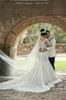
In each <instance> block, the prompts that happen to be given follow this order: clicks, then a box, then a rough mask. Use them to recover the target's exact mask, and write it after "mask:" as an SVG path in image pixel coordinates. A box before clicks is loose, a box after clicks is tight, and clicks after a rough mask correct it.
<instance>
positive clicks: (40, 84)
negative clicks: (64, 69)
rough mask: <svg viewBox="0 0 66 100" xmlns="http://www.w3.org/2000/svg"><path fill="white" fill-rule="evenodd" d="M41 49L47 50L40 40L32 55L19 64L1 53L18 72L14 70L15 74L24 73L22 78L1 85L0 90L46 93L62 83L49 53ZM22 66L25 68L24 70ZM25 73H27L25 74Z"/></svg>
mask: <svg viewBox="0 0 66 100" xmlns="http://www.w3.org/2000/svg"><path fill="white" fill-rule="evenodd" d="M40 47H42V48H45V49H46V48H47V46H46V44H45V41H44V42H42V41H40V39H38V41H37V42H36V44H35V46H34V48H33V50H32V51H31V53H30V54H28V55H27V56H26V57H25V58H24V59H22V60H21V62H19V63H18V62H17V61H16V60H12V59H11V58H10V57H8V56H7V55H6V54H4V53H3V52H2V51H0V57H1V58H2V59H3V60H4V61H5V62H7V63H8V64H9V65H10V67H12V68H13V69H15V70H16V71H15V70H14V71H15V72H16V73H15V74H17V73H18V71H22V73H21V72H20V78H14V79H11V80H9V81H7V82H3V83H0V90H3V89H14V90H17V91H22V92H23V91H28V92H45V91H49V90H50V89H51V88H52V87H54V86H55V84H57V83H59V82H60V80H59V79H57V77H56V75H55V71H54V69H53V68H52V66H51V64H50V62H49V60H48V52H47V51H45V52H39V48H40ZM20 66H23V69H22V67H20ZM27 67H29V68H27ZM26 69H28V71H27V70H26ZM23 72H25V73H24V74H23ZM17 75H18V74H17Z"/></svg>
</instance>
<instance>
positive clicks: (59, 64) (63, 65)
mask: <svg viewBox="0 0 66 100" xmlns="http://www.w3.org/2000/svg"><path fill="white" fill-rule="evenodd" d="M55 68H56V69H60V70H66V61H55Z"/></svg>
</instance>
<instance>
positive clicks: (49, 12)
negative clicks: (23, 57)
mask: <svg viewBox="0 0 66 100" xmlns="http://www.w3.org/2000/svg"><path fill="white" fill-rule="evenodd" d="M38 22H39V23H41V22H43V23H45V22H46V23H51V24H55V25H57V26H59V27H60V28H62V30H64V31H66V0H2V1H1V2H0V48H2V49H5V51H6V52H9V51H10V45H11V43H15V42H16V38H17V37H18V35H19V34H20V32H21V31H23V30H24V29H25V28H26V27H28V26H29V25H31V24H34V23H38Z"/></svg>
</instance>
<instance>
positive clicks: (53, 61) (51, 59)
mask: <svg viewBox="0 0 66 100" xmlns="http://www.w3.org/2000/svg"><path fill="white" fill-rule="evenodd" d="M49 61H50V63H51V65H52V67H53V69H54V70H55V66H54V63H55V57H49Z"/></svg>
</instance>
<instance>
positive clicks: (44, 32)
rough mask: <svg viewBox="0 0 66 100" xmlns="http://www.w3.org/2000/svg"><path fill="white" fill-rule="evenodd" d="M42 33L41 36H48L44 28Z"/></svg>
mask: <svg viewBox="0 0 66 100" xmlns="http://www.w3.org/2000/svg"><path fill="white" fill-rule="evenodd" d="M40 32H41V36H45V35H46V31H45V29H43V28H42V29H41V30H40Z"/></svg>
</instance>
